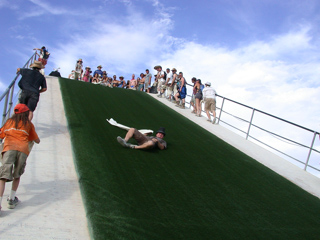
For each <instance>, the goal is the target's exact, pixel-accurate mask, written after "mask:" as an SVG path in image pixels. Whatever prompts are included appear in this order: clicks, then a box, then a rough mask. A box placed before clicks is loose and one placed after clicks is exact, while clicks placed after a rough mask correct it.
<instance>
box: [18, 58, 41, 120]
mask: <svg viewBox="0 0 320 240" xmlns="http://www.w3.org/2000/svg"><path fill="white" fill-rule="evenodd" d="M30 67H31V68H32V69H28V68H18V69H17V73H20V74H21V76H22V78H21V80H20V81H19V83H18V86H19V87H20V88H21V90H22V91H21V94H20V97H19V102H20V103H23V104H25V105H27V106H28V108H29V109H30V111H29V120H30V121H31V120H32V118H33V112H34V110H35V109H36V107H37V104H38V102H39V98H40V93H43V92H45V91H47V82H46V79H45V77H44V76H43V75H42V74H41V73H40V70H41V69H42V64H41V62H39V61H34V63H32V64H31V65H30Z"/></svg>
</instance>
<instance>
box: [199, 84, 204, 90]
mask: <svg viewBox="0 0 320 240" xmlns="http://www.w3.org/2000/svg"><path fill="white" fill-rule="evenodd" d="M203 89H204V85H203V84H200V91H201V92H202V90H203Z"/></svg>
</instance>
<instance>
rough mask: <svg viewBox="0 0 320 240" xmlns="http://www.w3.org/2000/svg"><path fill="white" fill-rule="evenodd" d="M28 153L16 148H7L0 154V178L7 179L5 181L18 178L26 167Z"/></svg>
mask: <svg viewBox="0 0 320 240" xmlns="http://www.w3.org/2000/svg"><path fill="white" fill-rule="evenodd" d="M27 157H28V155H27V154H25V153H23V152H19V151H16V150H9V151H7V152H4V153H3V154H2V158H1V163H2V166H1V167H0V179H7V182H10V181H12V180H13V178H19V177H20V176H21V175H22V174H23V173H24V169H25V168H26V164H27V163H26V161H27Z"/></svg>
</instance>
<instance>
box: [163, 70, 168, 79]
mask: <svg viewBox="0 0 320 240" xmlns="http://www.w3.org/2000/svg"><path fill="white" fill-rule="evenodd" d="M163 72H164V74H163V79H164V80H167V73H166V71H163Z"/></svg>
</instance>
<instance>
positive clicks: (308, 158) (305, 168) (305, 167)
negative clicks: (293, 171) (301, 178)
mask: <svg viewBox="0 0 320 240" xmlns="http://www.w3.org/2000/svg"><path fill="white" fill-rule="evenodd" d="M316 136H317V132H314V134H313V139H312V143H311V146H310V148H309V153H308V157H307V161H306V164H305V165H304V170H305V171H306V170H307V167H308V164H309V160H310V155H311V152H312V149H313V144H314V140H315V139H316Z"/></svg>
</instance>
